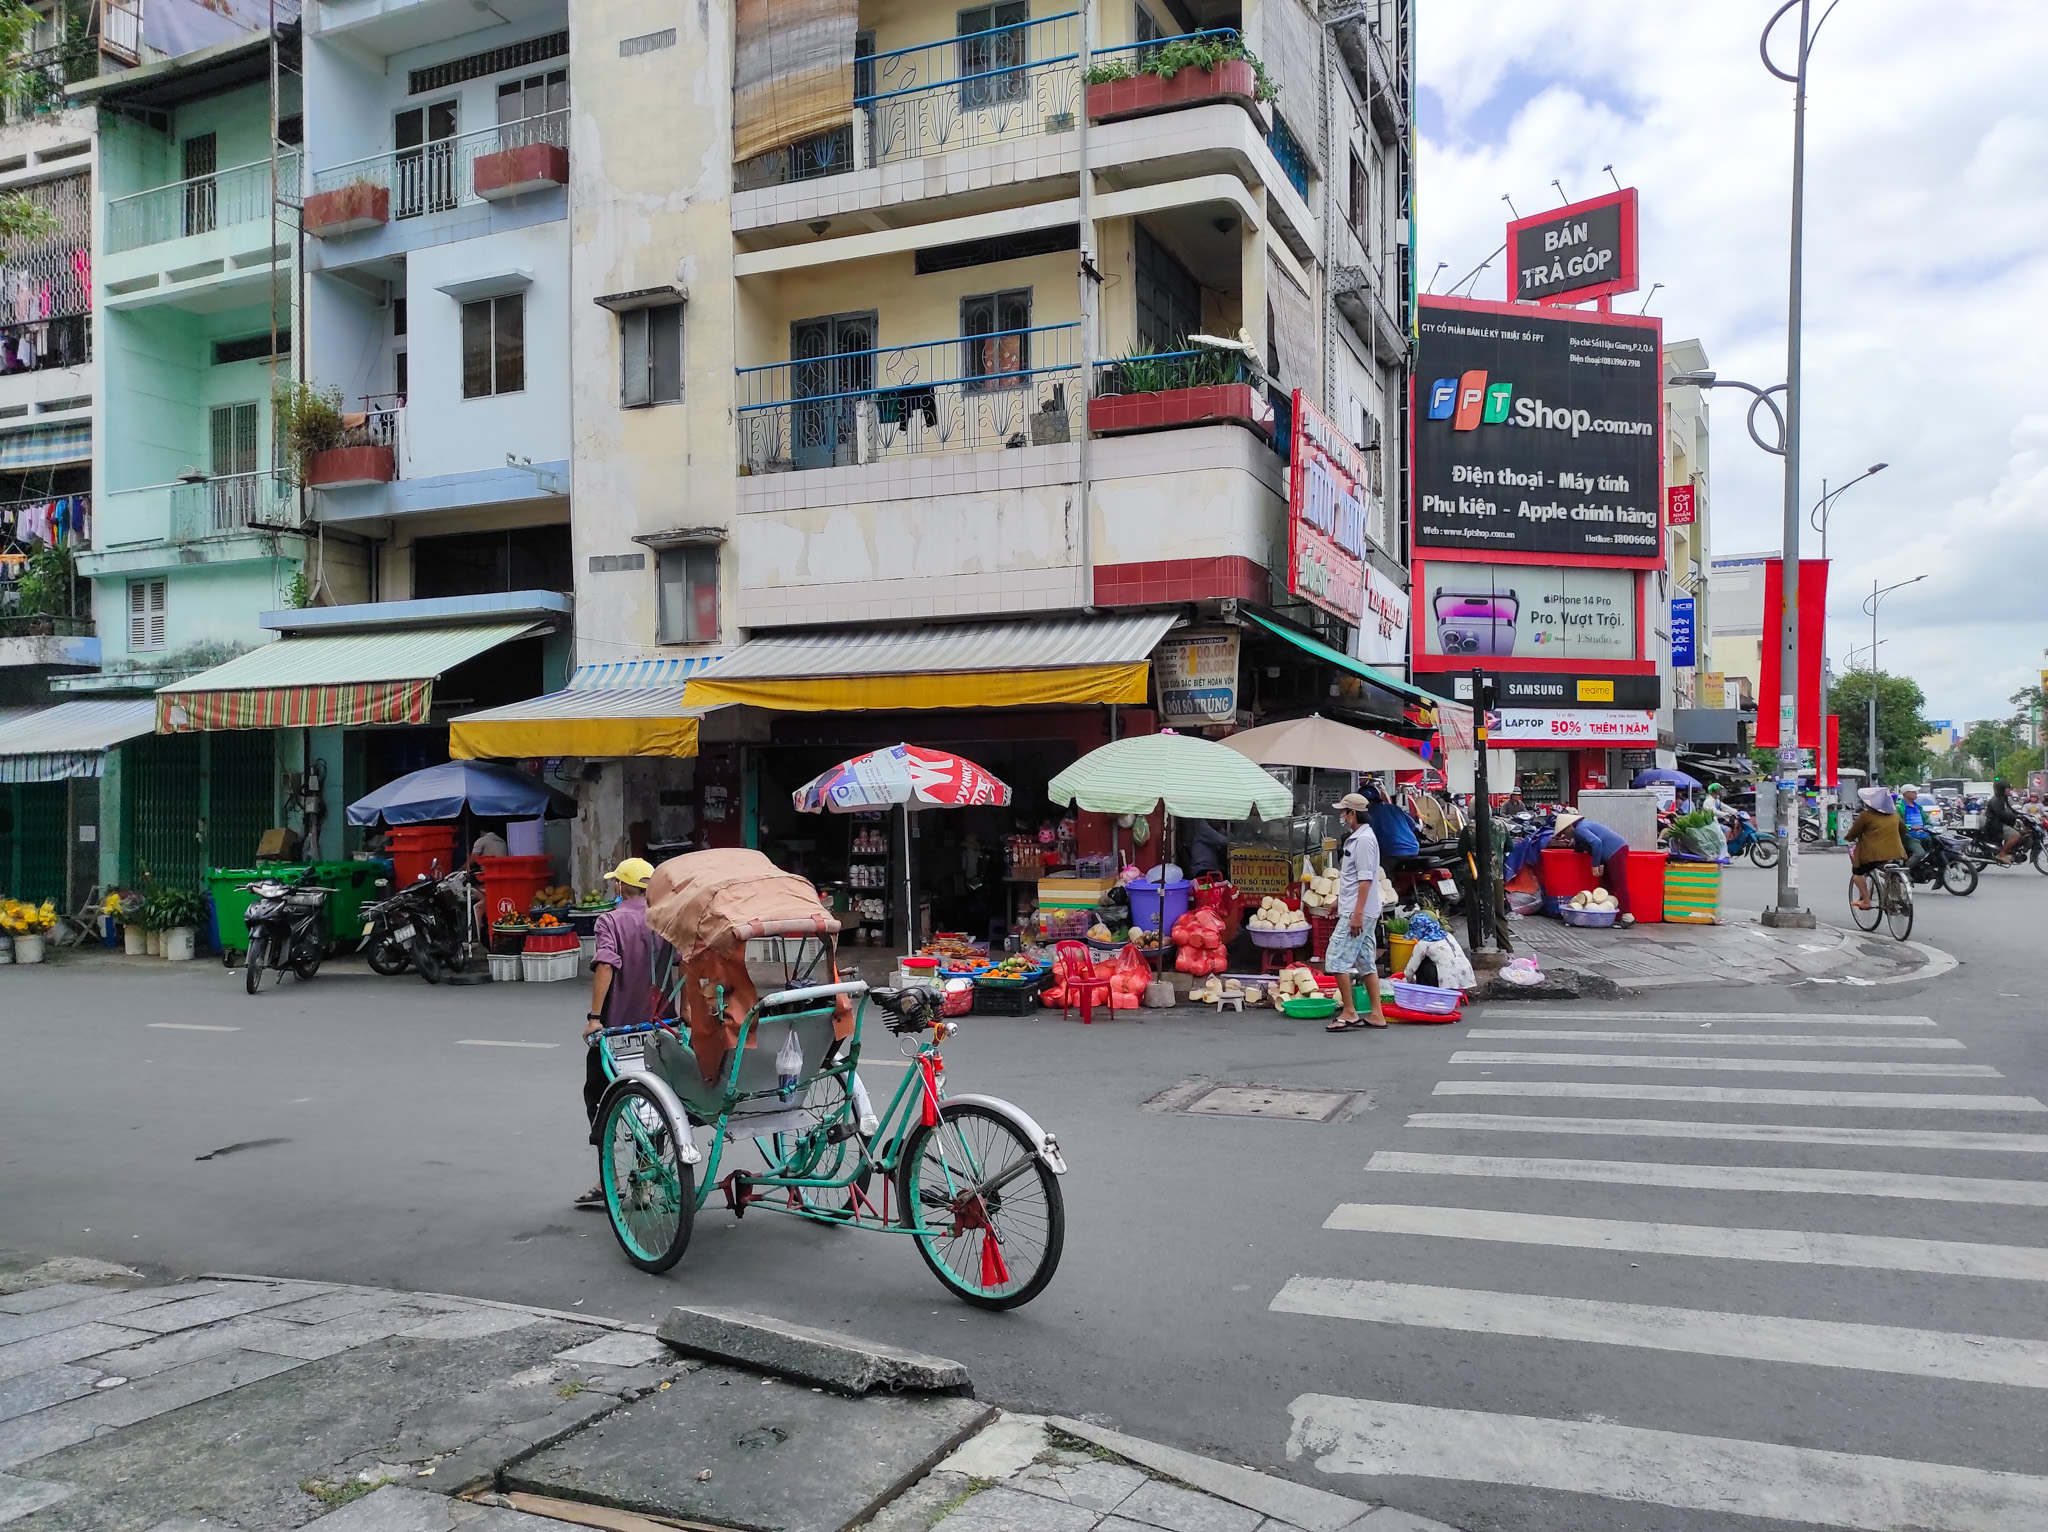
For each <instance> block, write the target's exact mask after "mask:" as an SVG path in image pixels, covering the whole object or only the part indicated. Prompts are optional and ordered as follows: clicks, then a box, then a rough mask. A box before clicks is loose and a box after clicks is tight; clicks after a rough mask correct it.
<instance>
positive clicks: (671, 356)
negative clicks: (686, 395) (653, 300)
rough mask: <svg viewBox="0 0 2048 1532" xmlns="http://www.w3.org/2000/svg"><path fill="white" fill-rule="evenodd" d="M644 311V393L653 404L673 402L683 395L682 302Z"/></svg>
mask: <svg viewBox="0 0 2048 1532" xmlns="http://www.w3.org/2000/svg"><path fill="white" fill-rule="evenodd" d="M646 312H647V372H648V395H649V398H650V399H651V400H652V401H653V402H654V403H656V404H676V403H678V402H680V401H681V399H682V397H683V306H682V305H681V304H680V303H665V304H663V305H662V306H661V307H660V308H653V309H648V310H647V311H646Z"/></svg>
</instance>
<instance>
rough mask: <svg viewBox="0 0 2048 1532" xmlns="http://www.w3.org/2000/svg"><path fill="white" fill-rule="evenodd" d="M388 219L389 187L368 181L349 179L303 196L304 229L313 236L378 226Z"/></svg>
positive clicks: (333, 235) (389, 210)
mask: <svg viewBox="0 0 2048 1532" xmlns="http://www.w3.org/2000/svg"><path fill="white" fill-rule="evenodd" d="M390 221H391V190H390V188H389V187H385V186H378V185H376V184H374V183H373V182H370V181H352V182H350V183H349V184H348V185H347V186H343V187H339V188H337V189H336V190H334V191H324V192H315V193H313V195H312V196H310V197H308V198H307V199H306V212H305V222H306V232H307V233H308V234H311V235H312V236H314V238H316V239H333V238H335V237H336V236H337V235H342V234H355V233H359V232H361V231H362V230H364V229H378V228H382V227H383V226H384V225H385V224H387V223H389V222H390Z"/></svg>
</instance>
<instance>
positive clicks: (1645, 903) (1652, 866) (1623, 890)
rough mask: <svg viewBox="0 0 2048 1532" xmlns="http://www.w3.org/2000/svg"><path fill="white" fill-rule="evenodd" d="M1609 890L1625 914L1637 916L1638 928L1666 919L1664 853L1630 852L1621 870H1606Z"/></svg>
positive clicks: (1622, 863)
mask: <svg viewBox="0 0 2048 1532" xmlns="http://www.w3.org/2000/svg"><path fill="white" fill-rule="evenodd" d="M1607 888H1608V891H1609V892H1610V893H1612V894H1613V895H1614V897H1615V898H1617V899H1619V900H1620V901H1621V911H1622V913H1623V914H1624V915H1632V916H1634V917H1635V921H1636V924H1637V925H1646V924H1650V923H1654V922H1661V921H1662V920H1663V919H1664V853H1663V852H1661V851H1630V852H1628V853H1627V854H1626V855H1625V856H1624V857H1623V858H1622V859H1621V866H1620V867H1619V868H1615V867H1609V868H1608V869H1607Z"/></svg>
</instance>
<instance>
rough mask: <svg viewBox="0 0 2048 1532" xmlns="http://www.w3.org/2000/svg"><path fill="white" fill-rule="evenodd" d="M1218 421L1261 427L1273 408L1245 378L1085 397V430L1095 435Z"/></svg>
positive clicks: (1268, 421)
mask: <svg viewBox="0 0 2048 1532" xmlns="http://www.w3.org/2000/svg"><path fill="white" fill-rule="evenodd" d="M1219 421H1236V422H1237V423H1238V424H1240V425H1245V426H1250V427H1251V428H1252V429H1253V430H1256V431H1266V430H1269V429H1271V427H1272V423H1273V409H1272V406H1271V405H1269V404H1267V403H1266V401H1265V400H1264V399H1263V398H1261V397H1260V396H1259V392H1258V390H1257V389H1255V388H1253V387H1252V385H1251V384H1249V383H1209V384H1204V385H1203V386H1202V387H1200V388H1174V389H1167V390H1165V391H1163V392H1160V393H1156V394H1104V395H1101V396H1100V397H1098V398H1094V399H1090V400H1089V401H1088V430H1089V432H1090V434H1092V435H1095V436H1115V435H1118V434H1119V433H1122V432H1128V431H1168V430H1172V429H1173V428H1174V427H1176V426H1200V425H1213V424H1216V423H1217V422H1219Z"/></svg>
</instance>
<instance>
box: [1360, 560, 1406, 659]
mask: <svg viewBox="0 0 2048 1532" xmlns="http://www.w3.org/2000/svg"><path fill="white" fill-rule="evenodd" d="M1364 573H1365V611H1364V613H1363V615H1362V616H1361V617H1360V619H1359V623H1358V649H1357V654H1356V658H1358V659H1361V660H1364V661H1365V663H1366V664H1368V665H1406V664H1407V663H1408V593H1407V592H1406V591H1404V590H1403V589H1401V587H1400V586H1398V585H1396V584H1395V583H1394V582H1393V581H1392V580H1389V579H1388V578H1387V577H1386V576H1385V575H1383V574H1381V573H1380V572H1379V571H1378V570H1377V569H1374V568H1373V567H1372V566H1371V565H1370V564H1367V565H1366V566H1365V570H1364Z"/></svg>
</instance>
